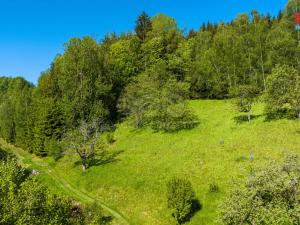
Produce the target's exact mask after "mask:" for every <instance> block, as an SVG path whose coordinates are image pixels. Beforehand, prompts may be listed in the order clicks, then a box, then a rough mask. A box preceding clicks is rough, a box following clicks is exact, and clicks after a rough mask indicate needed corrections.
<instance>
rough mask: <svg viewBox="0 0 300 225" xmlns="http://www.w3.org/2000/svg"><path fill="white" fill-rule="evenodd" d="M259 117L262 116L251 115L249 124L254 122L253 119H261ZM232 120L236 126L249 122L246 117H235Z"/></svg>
mask: <svg viewBox="0 0 300 225" xmlns="http://www.w3.org/2000/svg"><path fill="white" fill-rule="evenodd" d="M261 116H262V115H251V120H250V122H251V121H252V120H255V119H257V118H259V117H261ZM233 120H234V121H235V122H236V123H237V124H242V123H246V122H247V123H248V122H249V120H248V116H247V115H241V116H236V117H234V118H233Z"/></svg>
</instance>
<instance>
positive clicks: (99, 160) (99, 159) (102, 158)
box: [74, 150, 124, 169]
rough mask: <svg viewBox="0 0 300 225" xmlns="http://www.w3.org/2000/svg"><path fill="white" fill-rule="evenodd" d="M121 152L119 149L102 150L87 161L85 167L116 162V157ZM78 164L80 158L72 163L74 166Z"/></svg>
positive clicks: (79, 163)
mask: <svg viewBox="0 0 300 225" xmlns="http://www.w3.org/2000/svg"><path fill="white" fill-rule="evenodd" d="M123 152H124V150H119V151H114V152H108V151H103V152H101V153H100V154H98V155H97V156H96V157H95V158H93V159H91V160H90V161H89V163H88V167H87V169H88V168H91V167H93V166H102V165H105V164H109V163H114V162H117V161H119V159H117V157H118V156H119V155H120V154H122V153H123ZM79 165H81V160H78V161H76V162H75V163H74V167H76V166H79Z"/></svg>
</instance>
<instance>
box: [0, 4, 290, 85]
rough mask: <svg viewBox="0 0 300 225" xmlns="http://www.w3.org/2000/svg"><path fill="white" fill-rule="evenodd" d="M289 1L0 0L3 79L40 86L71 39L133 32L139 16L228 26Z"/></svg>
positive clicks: (184, 24)
mask: <svg viewBox="0 0 300 225" xmlns="http://www.w3.org/2000/svg"><path fill="white" fill-rule="evenodd" d="M286 3H287V0H276V1H274V0H272V1H271V0H208V1H207V0H206V1H202V0H106V1H104V0H72V1H71V0H51V1H50V0H0V76H1V75H2V76H3V75H5V76H18V75H19V76H23V77H25V78H26V79H27V80H29V81H31V82H33V83H36V82H37V80H38V77H39V75H40V73H41V72H42V71H43V70H46V69H47V68H49V65H50V63H51V61H52V60H53V58H54V57H55V55H56V54H57V53H62V52H63V49H64V43H65V42H67V41H68V40H69V39H70V38H71V37H74V36H77V37H78V36H79V37H81V36H84V35H92V36H94V37H97V38H99V39H100V38H102V37H103V36H104V35H105V34H106V33H108V32H116V33H121V32H127V31H132V30H133V29H134V23H135V20H136V17H137V16H138V15H139V14H140V13H141V11H143V10H145V11H146V12H147V13H148V14H149V15H151V16H153V15H155V14H156V13H160V12H162V13H165V14H167V15H169V16H171V17H174V18H175V19H176V20H177V22H178V25H179V27H181V28H186V29H190V28H195V29H198V28H199V26H200V25H201V24H202V23H203V22H206V21H208V20H210V21H212V22H220V21H222V20H224V21H229V20H231V19H233V18H235V17H236V15H237V14H238V13H242V12H250V11H251V10H252V9H257V10H258V11H259V12H260V13H264V14H266V13H267V12H270V13H271V14H272V15H277V13H278V11H279V10H280V9H283V8H284V6H285V4H286Z"/></svg>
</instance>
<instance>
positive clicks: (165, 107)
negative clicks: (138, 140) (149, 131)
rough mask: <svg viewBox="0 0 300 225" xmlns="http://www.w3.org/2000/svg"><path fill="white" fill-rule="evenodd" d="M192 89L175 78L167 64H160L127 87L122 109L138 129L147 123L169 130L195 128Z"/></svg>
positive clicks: (156, 127)
mask: <svg viewBox="0 0 300 225" xmlns="http://www.w3.org/2000/svg"><path fill="white" fill-rule="evenodd" d="M188 88H189V87H188V84H187V83H185V82H180V81H176V80H175V79H174V78H172V77H171V75H170V74H169V73H168V71H167V70H166V69H165V67H164V65H163V64H162V65H157V66H156V67H153V68H151V69H149V70H147V71H146V72H145V73H143V74H140V75H139V76H137V77H136V78H135V79H134V80H133V82H132V83H130V84H129V85H128V86H127V87H126V88H125V91H124V94H123V96H122V98H121V100H120V103H119V108H120V111H121V112H123V113H124V114H125V115H129V116H130V117H131V118H132V119H133V121H134V125H135V127H136V128H139V127H142V126H144V125H147V124H148V125H150V126H151V127H152V128H154V129H156V130H165V131H175V130H180V129H185V128H192V127H194V126H195V124H196V122H195V121H196V117H195V116H194V115H193V113H192V112H191V110H190V109H189V107H188V105H187V104H186V103H185V100H186V99H187V96H188Z"/></svg>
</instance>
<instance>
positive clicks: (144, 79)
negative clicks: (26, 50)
mask: <svg viewBox="0 0 300 225" xmlns="http://www.w3.org/2000/svg"><path fill="white" fill-rule="evenodd" d="M296 5H298V6H299V8H300V1H299V0H293V1H289V4H288V5H287V7H286V9H285V10H284V11H283V12H282V13H281V12H280V13H279V14H278V16H276V17H271V16H269V15H267V16H265V15H261V14H259V13H258V12H257V11H255V10H254V11H252V12H251V13H250V14H249V15H248V14H241V15H239V16H238V17H237V18H236V19H235V20H233V21H231V22H230V23H220V24H211V23H207V24H203V25H202V26H201V28H200V29H199V31H194V30H191V31H189V32H187V33H186V32H184V31H182V30H180V29H179V28H178V26H177V24H176V21H175V20H174V19H172V18H170V17H168V16H166V15H163V14H158V15H156V16H154V17H152V18H150V17H149V16H148V15H147V14H146V13H142V14H141V15H140V16H139V17H138V18H137V21H136V27H135V31H134V32H132V33H126V34H121V35H115V34H113V33H112V34H108V35H107V36H106V37H105V38H104V39H103V40H101V41H99V42H98V41H97V40H95V39H93V38H91V37H83V38H72V39H71V40H70V41H69V42H68V43H66V45H65V51H64V53H63V54H62V55H57V57H56V58H55V59H54V61H53V62H52V65H51V68H49V69H48V70H47V71H45V72H43V73H42V75H41V77H40V79H39V81H38V85H37V86H36V87H35V86H33V85H31V84H30V83H28V82H27V81H25V80H24V79H22V78H14V79H12V78H1V79H0V94H1V96H0V100H1V102H0V105H1V107H0V134H1V136H2V137H3V138H5V139H6V140H7V141H9V142H12V143H14V144H16V145H19V146H21V147H23V148H26V149H28V150H29V151H32V152H34V153H35V154H38V155H42V156H43V155H47V154H53V152H54V154H55V152H59V146H58V145H57V144H56V142H57V141H58V142H59V141H60V140H61V139H63V136H64V134H65V133H66V132H68V131H69V130H71V129H74V128H76V127H78V125H79V124H80V123H81V121H94V120H95V118H102V119H103V118H105V120H106V121H107V123H109V124H114V123H115V122H117V121H119V120H120V119H122V118H123V117H124V116H129V117H130V118H131V119H132V120H133V122H134V125H135V126H136V127H141V126H148V125H149V126H151V127H152V128H154V129H157V130H165V131H174V130H178V129H186V128H191V127H193V126H195V125H196V124H197V118H196V117H195V116H194V115H193V112H192V111H191V110H190V109H189V107H188V104H187V103H186V100H187V99H189V98H192V99H198V98H213V99H224V98H228V97H230V93H231V92H232V90H235V89H236V88H238V87H240V86H243V85H250V86H254V87H255V88H257V89H258V90H259V91H264V90H265V89H266V85H267V78H268V76H269V74H271V72H272V69H273V68H274V67H275V65H285V66H289V67H291V68H294V69H295V70H297V71H299V60H298V58H299V50H300V49H299V45H298V40H297V32H295V31H294V26H293V12H294V9H295V8H296Z"/></svg>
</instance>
